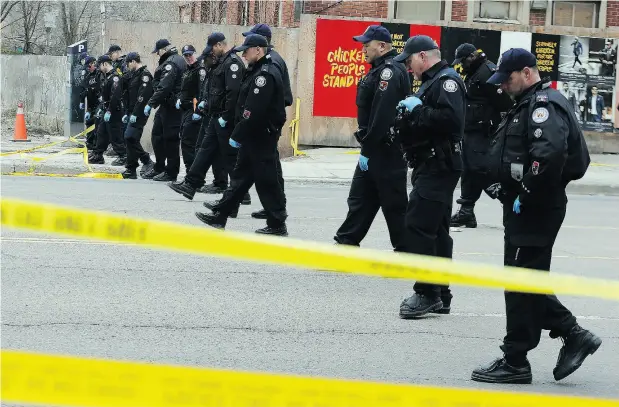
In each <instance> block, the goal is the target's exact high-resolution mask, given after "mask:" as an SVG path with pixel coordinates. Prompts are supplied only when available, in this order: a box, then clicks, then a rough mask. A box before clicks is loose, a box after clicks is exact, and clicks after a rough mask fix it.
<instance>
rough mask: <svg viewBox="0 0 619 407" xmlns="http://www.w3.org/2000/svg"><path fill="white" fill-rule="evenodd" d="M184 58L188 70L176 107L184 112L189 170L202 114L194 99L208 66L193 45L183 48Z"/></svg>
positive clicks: (183, 144)
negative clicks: (202, 61) (197, 111)
mask: <svg viewBox="0 0 619 407" xmlns="http://www.w3.org/2000/svg"><path fill="white" fill-rule="evenodd" d="M182 53H183V58H185V61H186V62H187V70H186V71H185V73H184V74H183V79H182V81H181V92H180V94H179V96H178V99H177V100H176V108H177V109H179V110H181V111H182V112H183V119H182V124H181V134H180V137H181V152H182V153H183V162H184V163H185V169H186V170H187V172H189V169H190V168H191V164H193V160H194V159H195V153H196V143H197V141H198V132H199V131H200V122H201V120H202V116H200V115H199V114H197V113H195V111H194V99H195V100H197V98H198V96H199V94H200V88H201V86H202V82H204V80H205V78H206V68H205V67H203V66H202V65H201V64H200V62H199V61H198V59H197V58H196V57H195V55H194V54H195V53H196V49H195V48H194V46H193V45H185V46H184V47H183V49H182Z"/></svg>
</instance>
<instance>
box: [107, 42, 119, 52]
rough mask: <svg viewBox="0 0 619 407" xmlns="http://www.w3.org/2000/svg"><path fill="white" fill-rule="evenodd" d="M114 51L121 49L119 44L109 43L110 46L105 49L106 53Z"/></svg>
mask: <svg viewBox="0 0 619 407" xmlns="http://www.w3.org/2000/svg"><path fill="white" fill-rule="evenodd" d="M114 51H122V50H121V48H120V45H116V44H112V45H110V47H109V48H108V49H107V53H108V54H111V53H112V52H114Z"/></svg>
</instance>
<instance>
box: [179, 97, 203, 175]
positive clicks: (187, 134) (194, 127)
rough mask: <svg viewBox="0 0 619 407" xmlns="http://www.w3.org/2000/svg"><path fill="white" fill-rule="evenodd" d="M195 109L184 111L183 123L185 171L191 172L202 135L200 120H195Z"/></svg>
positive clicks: (182, 140) (182, 148)
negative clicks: (197, 144) (199, 135)
mask: <svg viewBox="0 0 619 407" xmlns="http://www.w3.org/2000/svg"><path fill="white" fill-rule="evenodd" d="M192 116H193V109H186V110H183V118H182V123H181V134H180V137H181V152H182V154H183V163H184V164H185V169H186V170H187V172H189V169H190V168H191V164H193V160H194V159H195V158H196V143H197V142H198V133H200V120H193V119H192Z"/></svg>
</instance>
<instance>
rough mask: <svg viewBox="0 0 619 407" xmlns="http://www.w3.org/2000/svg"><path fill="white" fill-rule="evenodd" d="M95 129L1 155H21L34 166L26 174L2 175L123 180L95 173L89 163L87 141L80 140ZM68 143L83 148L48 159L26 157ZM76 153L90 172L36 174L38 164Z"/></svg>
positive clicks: (92, 127) (50, 156)
mask: <svg viewBox="0 0 619 407" xmlns="http://www.w3.org/2000/svg"><path fill="white" fill-rule="evenodd" d="M94 128H95V125H94V124H93V125H92V126H90V127H89V128H87V129H86V130H84V131H82V132H81V133H79V134H76V135H75V136H71V137H69V138H68V139H67V140H60V141H55V142H53V143H49V144H44V145H42V146H37V147H33V148H29V149H26V150H18V151H11V152H8V153H2V154H0V156H10V155H21V156H22V157H23V158H28V159H30V160H32V164H31V165H30V168H28V171H26V172H4V173H2V175H12V176H42V177H63V178H70V177H71V178H72V177H77V178H98V179H122V175H121V174H119V173H102V172H94V170H93V169H92V166H91V165H90V164H89V163H88V148H87V147H86V143H85V141H84V140H83V139H80V137H82V136H85V135H86V134H88V133H90V132H91V131H93V130H94ZM67 141H71V142H73V143H77V144H80V145H81V146H82V147H72V148H67V149H65V150H62V151H59V152H57V153H53V154H50V155H48V156H46V157H37V156H26V154H28V153H31V152H33V151H36V150H41V149H44V148H48V147H52V146H55V145H58V144H62V143H66V142H67ZM75 153H78V154H82V156H83V161H84V165H85V166H86V169H87V170H88V172H86V173H81V174H50V173H36V172H35V167H36V164H37V163H38V162H41V161H45V160H48V159H50V158H53V157H56V156H60V155H64V154H75Z"/></svg>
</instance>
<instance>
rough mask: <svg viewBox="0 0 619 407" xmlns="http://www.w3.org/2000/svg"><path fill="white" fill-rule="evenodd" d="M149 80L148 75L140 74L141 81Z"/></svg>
mask: <svg viewBox="0 0 619 407" xmlns="http://www.w3.org/2000/svg"><path fill="white" fill-rule="evenodd" d="M149 80H150V78H149V77H148V75H144V76H142V82H148V81H149Z"/></svg>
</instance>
